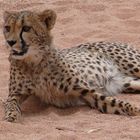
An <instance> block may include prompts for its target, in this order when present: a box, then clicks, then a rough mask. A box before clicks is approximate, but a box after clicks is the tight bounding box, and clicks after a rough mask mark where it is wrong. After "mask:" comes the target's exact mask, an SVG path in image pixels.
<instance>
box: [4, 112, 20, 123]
mask: <svg viewBox="0 0 140 140" xmlns="http://www.w3.org/2000/svg"><path fill="white" fill-rule="evenodd" d="M20 117H21V113H20V112H18V111H16V110H15V111H8V112H7V113H6V115H5V120H6V121H8V122H17V121H18V120H19V118H20Z"/></svg>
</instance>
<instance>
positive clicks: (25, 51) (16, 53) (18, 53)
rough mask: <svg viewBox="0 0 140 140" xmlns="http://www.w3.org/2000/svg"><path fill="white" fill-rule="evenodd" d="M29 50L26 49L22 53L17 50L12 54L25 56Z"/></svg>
mask: <svg viewBox="0 0 140 140" xmlns="http://www.w3.org/2000/svg"><path fill="white" fill-rule="evenodd" d="M27 51H28V48H26V49H25V48H24V49H23V50H22V51H20V52H19V51H16V50H12V54H13V55H17V56H23V55H24V54H25V53H27Z"/></svg>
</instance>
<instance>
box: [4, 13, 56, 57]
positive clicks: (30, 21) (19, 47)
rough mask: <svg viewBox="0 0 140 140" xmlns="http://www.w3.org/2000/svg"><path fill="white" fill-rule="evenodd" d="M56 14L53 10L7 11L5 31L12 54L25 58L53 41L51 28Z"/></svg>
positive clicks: (5, 14)
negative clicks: (38, 11) (39, 11)
mask: <svg viewBox="0 0 140 140" xmlns="http://www.w3.org/2000/svg"><path fill="white" fill-rule="evenodd" d="M55 20H56V14H55V12H54V11H52V10H45V11H43V12H41V13H35V12H31V11H21V12H7V11H6V12H5V13H4V27H3V32H4V36H5V39H6V44H7V46H8V48H9V49H10V55H11V56H12V57H13V58H15V59H24V58H27V57H31V56H32V55H35V54H36V53H38V52H39V51H43V48H44V47H49V46H50V45H51V42H52V37H51V35H50V30H51V29H52V28H53V26H54V24H55Z"/></svg>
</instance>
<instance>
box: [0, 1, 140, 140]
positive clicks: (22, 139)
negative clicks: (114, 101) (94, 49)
mask: <svg viewBox="0 0 140 140" xmlns="http://www.w3.org/2000/svg"><path fill="white" fill-rule="evenodd" d="M47 8H52V9H54V10H55V11H56V12H57V15H58V18H57V23H56V26H55V28H54V30H53V34H54V39H55V44H56V45H57V46H58V47H71V46H74V45H75V44H79V43H82V42H87V41H99V40H109V41H121V42H127V43H131V44H133V45H135V46H136V47H139V46H140V45H139V43H140V40H139V39H140V0H127V1H126V0H40V1H38V0H30V1H28V0H0V40H1V41H0V97H1V98H3V99H6V97H7V95H8V77H9V62H8V60H7V57H8V52H7V50H6V47H5V43H4V38H3V34H2V24H3V18H2V15H3V11H5V10H25V9H28V10H35V11H39V10H43V9H47ZM118 98H120V99H125V100H128V101H131V102H132V103H134V104H136V105H140V103H139V101H140V95H121V96H120V95H119V96H118ZM22 110H23V116H22V120H21V122H20V123H8V122H5V121H3V119H2V118H3V107H2V104H1V103H0V140H140V117H138V116H137V117H127V116H117V115H107V114H101V113H99V112H98V111H96V110H91V109H90V108H88V107H80V108H79V107H75V108H69V109H64V110H62V109H58V108H54V107H45V106H44V105H43V104H42V103H40V101H39V100H38V99H36V98H34V97H32V98H30V99H29V100H28V101H26V103H25V104H23V107H22Z"/></svg>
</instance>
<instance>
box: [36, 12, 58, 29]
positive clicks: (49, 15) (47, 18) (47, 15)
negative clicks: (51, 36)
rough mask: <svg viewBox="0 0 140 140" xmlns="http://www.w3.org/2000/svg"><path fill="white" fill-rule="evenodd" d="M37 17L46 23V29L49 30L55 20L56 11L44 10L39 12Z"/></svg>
mask: <svg viewBox="0 0 140 140" xmlns="http://www.w3.org/2000/svg"><path fill="white" fill-rule="evenodd" d="M39 18H40V20H41V21H42V22H44V23H45V24H46V26H47V29H48V30H51V29H52V28H53V27H54V24H55V21H56V13H55V12H54V11H53V10H45V11H43V12H42V13H40V14H39Z"/></svg>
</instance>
